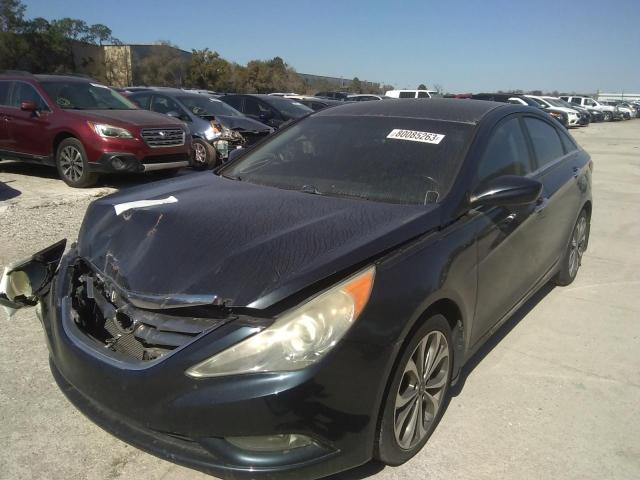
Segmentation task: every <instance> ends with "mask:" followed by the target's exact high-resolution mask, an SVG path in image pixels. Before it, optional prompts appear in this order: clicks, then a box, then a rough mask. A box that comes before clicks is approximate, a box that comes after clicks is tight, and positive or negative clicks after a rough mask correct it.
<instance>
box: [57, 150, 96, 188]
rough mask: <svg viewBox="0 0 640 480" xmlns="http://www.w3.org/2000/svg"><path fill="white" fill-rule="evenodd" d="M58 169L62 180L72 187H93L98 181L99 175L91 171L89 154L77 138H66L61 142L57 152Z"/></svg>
mask: <svg viewBox="0 0 640 480" xmlns="http://www.w3.org/2000/svg"><path fill="white" fill-rule="evenodd" d="M56 167H57V168H58V174H59V175H60V178H62V180H64V182H65V183H66V184H67V185H69V186H70V187H74V188H84V187H91V186H92V185H95V183H96V182H97V181H98V175H97V174H96V173H92V172H90V171H89V166H88V160H87V154H86V152H85V150H84V147H83V146H82V143H81V142H80V140H78V139H76V138H66V139H64V140H63V141H62V142H60V145H58V151H57V152H56Z"/></svg>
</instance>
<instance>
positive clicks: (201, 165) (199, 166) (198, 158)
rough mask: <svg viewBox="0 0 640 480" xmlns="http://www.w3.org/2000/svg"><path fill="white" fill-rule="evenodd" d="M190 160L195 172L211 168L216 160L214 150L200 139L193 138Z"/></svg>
mask: <svg viewBox="0 0 640 480" xmlns="http://www.w3.org/2000/svg"><path fill="white" fill-rule="evenodd" d="M192 160H193V161H192V166H193V168H195V169H196V170H206V169H207V168H212V167H214V166H215V164H216V160H217V153H216V149H215V148H213V146H212V145H210V144H209V143H207V142H206V141H204V140H202V139H201V138H194V139H193V154H192Z"/></svg>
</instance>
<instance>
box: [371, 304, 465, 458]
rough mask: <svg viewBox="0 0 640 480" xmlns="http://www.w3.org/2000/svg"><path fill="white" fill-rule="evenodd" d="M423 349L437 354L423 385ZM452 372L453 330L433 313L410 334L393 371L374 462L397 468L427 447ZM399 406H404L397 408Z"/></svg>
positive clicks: (440, 412)
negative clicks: (421, 379) (420, 365)
mask: <svg viewBox="0 0 640 480" xmlns="http://www.w3.org/2000/svg"><path fill="white" fill-rule="evenodd" d="M438 341H439V342H440V343H437V342H438ZM443 341H444V342H446V344H445V343H443ZM436 344H437V345H439V347H438V348H439V350H436ZM423 347H424V350H422V351H423V352H425V353H428V352H429V351H437V352H438V354H436V355H435V360H434V361H433V364H432V366H431V367H430V368H431V369H432V370H431V374H430V376H429V379H428V380H427V381H426V382H421V381H420V380H419V377H420V374H419V372H420V371H421V370H424V367H418V365H419V364H420V363H421V362H419V361H418V362H417V360H418V359H419V358H420V351H421V348H423ZM422 358H424V361H423V362H422V363H423V365H424V364H425V363H426V364H427V365H428V364H429V363H428V362H429V358H431V359H433V358H434V357H433V355H432V356H431V357H429V355H426V356H424V354H423V357H422ZM416 362H417V363H416ZM428 369H429V367H427V370H428ZM452 369H453V343H452V340H451V328H450V327H449V323H448V322H447V319H446V318H445V317H444V316H442V315H434V316H432V317H430V318H429V319H428V320H427V321H426V322H424V323H423V324H422V325H420V327H419V328H418V329H417V330H416V331H415V333H413V334H412V335H411V338H410V340H409V342H408V343H407V344H406V346H405V347H404V349H403V351H402V353H401V354H400V358H399V360H398V362H397V365H396V367H395V369H394V373H393V376H392V377H391V380H390V385H389V386H388V388H387V393H386V398H385V400H384V403H383V407H382V416H381V418H380V419H379V425H378V432H377V436H376V443H375V449H374V456H375V458H376V459H377V460H379V461H381V462H383V463H385V464H387V465H393V466H396V465H401V464H403V463H404V462H406V461H407V460H409V459H410V458H411V457H413V456H414V455H415V454H416V453H418V452H419V451H420V449H421V448H422V447H423V446H424V445H425V443H427V440H428V439H429V437H430V436H431V434H432V433H433V431H434V430H435V428H436V426H437V425H438V422H439V421H440V418H441V417H442V413H443V412H444V410H445V408H446V405H447V398H448V395H449V386H450V383H451V371H452ZM429 386H431V387H429ZM407 399H408V400H407ZM399 402H406V403H404V405H400V406H397V405H398V403H399ZM416 409H417V412H415V414H416V415H415V420H413V418H414V411H415V410H416ZM421 416H422V422H420V421H419V418H420V417H421ZM412 425H413V428H411V427H412ZM412 432H414V433H412ZM415 432H417V434H416V433H415Z"/></svg>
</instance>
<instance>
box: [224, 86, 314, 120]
mask: <svg viewBox="0 0 640 480" xmlns="http://www.w3.org/2000/svg"><path fill="white" fill-rule="evenodd" d="M220 100H222V101H223V102H225V103H227V104H229V105H231V106H232V107H233V108H235V109H236V110H239V111H241V112H242V113H244V114H245V115H246V116H247V117H249V118H253V119H254V120H258V121H259V122H262V123H266V124H267V125H269V126H270V127H273V128H280V127H281V126H282V125H284V124H285V123H288V122H291V121H293V120H297V119H299V118H302V117H304V116H305V115H308V114H310V113H313V110H312V109H311V108H309V107H307V106H306V105H303V104H301V103H300V102H297V101H295V100H294V99H288V98H283V97H280V96H276V95H259V94H233V95H224V96H222V97H220Z"/></svg>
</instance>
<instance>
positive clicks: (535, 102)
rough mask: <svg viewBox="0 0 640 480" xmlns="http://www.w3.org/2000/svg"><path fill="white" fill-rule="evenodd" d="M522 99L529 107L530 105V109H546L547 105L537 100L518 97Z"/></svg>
mask: <svg viewBox="0 0 640 480" xmlns="http://www.w3.org/2000/svg"><path fill="white" fill-rule="evenodd" d="M520 98H522V99H523V100H524V101H525V102H527V103H528V104H529V105H531V106H532V107H538V108H540V107H546V106H547V104H546V103H544V102H542V101H540V100H538V99H537V98H531V97H520Z"/></svg>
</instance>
